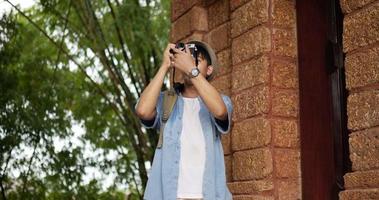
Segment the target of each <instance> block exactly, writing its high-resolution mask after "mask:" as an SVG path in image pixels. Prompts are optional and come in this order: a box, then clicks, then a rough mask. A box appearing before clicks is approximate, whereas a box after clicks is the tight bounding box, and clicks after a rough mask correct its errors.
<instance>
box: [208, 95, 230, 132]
mask: <svg viewBox="0 0 379 200" xmlns="http://www.w3.org/2000/svg"><path fill="white" fill-rule="evenodd" d="M221 97H222V100H223V101H224V103H225V106H226V110H227V112H228V117H227V119H226V120H219V119H217V118H215V117H214V116H212V120H213V122H214V124H215V126H216V128H217V130H218V131H219V132H220V133H222V134H227V133H228V132H229V131H230V127H231V124H232V114H233V105H232V101H231V99H230V97H228V96H226V95H223V94H222V95H221Z"/></svg>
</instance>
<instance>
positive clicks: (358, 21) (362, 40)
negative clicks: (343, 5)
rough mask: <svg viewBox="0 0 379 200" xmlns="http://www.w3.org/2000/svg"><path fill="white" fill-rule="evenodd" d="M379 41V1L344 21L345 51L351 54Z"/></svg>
mask: <svg viewBox="0 0 379 200" xmlns="http://www.w3.org/2000/svg"><path fill="white" fill-rule="evenodd" d="M378 41H379V1H376V2H375V3H373V4H372V5H370V6H369V7H367V8H362V9H361V10H359V11H357V12H356V13H352V14H350V15H347V16H346V17H345V19H344V30H343V43H344V46H343V49H344V52H349V51H352V50H354V49H358V48H360V47H363V46H366V45H369V44H373V43H375V42H378Z"/></svg>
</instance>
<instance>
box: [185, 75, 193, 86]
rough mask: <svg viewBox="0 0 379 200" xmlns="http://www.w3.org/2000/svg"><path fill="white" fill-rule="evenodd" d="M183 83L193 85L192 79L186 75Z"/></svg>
mask: <svg viewBox="0 0 379 200" xmlns="http://www.w3.org/2000/svg"><path fill="white" fill-rule="evenodd" d="M184 85H187V86H192V85H193V84H192V81H191V80H190V78H189V77H187V76H185V77H184Z"/></svg>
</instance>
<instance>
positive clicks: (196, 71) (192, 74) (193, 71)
mask: <svg viewBox="0 0 379 200" xmlns="http://www.w3.org/2000/svg"><path fill="white" fill-rule="evenodd" d="M199 74H200V70H199V68H197V67H194V68H192V69H191V72H190V73H189V74H188V75H189V77H190V78H194V77H196V76H198V75H199Z"/></svg>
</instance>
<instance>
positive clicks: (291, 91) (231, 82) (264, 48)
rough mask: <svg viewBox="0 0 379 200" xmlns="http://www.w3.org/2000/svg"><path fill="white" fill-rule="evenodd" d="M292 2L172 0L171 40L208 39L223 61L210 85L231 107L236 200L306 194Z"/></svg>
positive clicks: (228, 153) (228, 158)
mask: <svg viewBox="0 0 379 200" xmlns="http://www.w3.org/2000/svg"><path fill="white" fill-rule="evenodd" d="M294 2H295V1H294V0H208V1H205V0H195V1H180V0H173V1H172V17H171V20H172V30H171V34H170V41H171V42H177V41H187V40H188V39H192V38H195V39H201V40H204V41H206V42H208V43H210V44H211V45H212V47H214V49H215V50H216V52H217V56H218V58H219V60H220V63H221V65H222V68H221V71H220V73H219V75H218V76H217V77H216V78H215V79H214V80H213V81H212V84H213V85H214V86H215V87H216V88H217V89H218V90H219V91H220V92H222V93H224V94H227V95H229V96H230V97H231V98H232V101H233V105H234V115H233V127H232V131H231V133H230V134H228V135H225V136H223V138H222V143H223V147H224V154H225V163H226V169H227V172H226V173H227V174H226V175H227V182H228V187H229V189H230V191H231V192H232V193H233V197H234V199H236V200H246V199H270V200H271V199H288V200H293V199H300V198H301V190H300V188H301V187H300V183H301V181H300V141H299V120H298V107H299V105H298V78H297V77H298V73H297V62H296V60H297V49H296V20H295V5H294Z"/></svg>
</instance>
